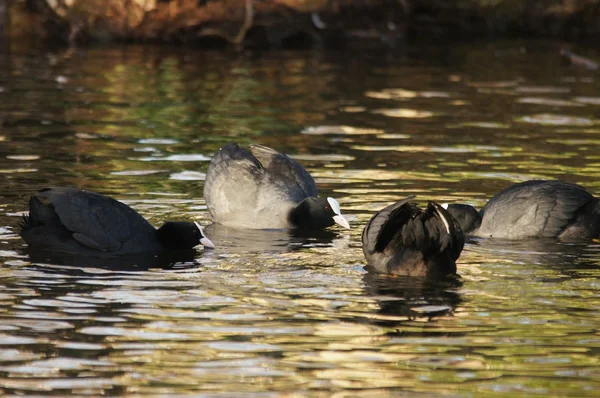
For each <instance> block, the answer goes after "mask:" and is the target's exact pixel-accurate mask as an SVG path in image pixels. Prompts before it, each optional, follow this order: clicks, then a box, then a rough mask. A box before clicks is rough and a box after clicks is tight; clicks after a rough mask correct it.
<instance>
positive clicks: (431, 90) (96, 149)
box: [0, 44, 600, 397]
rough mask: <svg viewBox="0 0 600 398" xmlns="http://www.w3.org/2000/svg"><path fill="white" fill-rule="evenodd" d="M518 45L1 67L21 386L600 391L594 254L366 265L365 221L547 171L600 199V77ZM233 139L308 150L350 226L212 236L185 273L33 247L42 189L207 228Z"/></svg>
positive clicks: (12, 351) (490, 252)
mask: <svg viewBox="0 0 600 398" xmlns="http://www.w3.org/2000/svg"><path fill="white" fill-rule="evenodd" d="M508 47H509V49H508V51H506V52H502V53H498V52H495V49H494V48H490V47H485V46H484V47H457V48H452V57H450V58H448V57H447V56H445V52H444V51H445V50H444V49H439V50H437V51H438V52H434V54H435V55H426V54H421V52H419V54H420V55H419V56H417V57H413V58H409V59H407V58H398V59H396V58H395V57H394V56H393V55H391V56H390V57H387V58H386V59H385V60H382V59H381V57H380V56H379V55H377V54H369V53H368V52H366V53H364V54H361V56H359V57H356V58H353V62H350V63H349V62H346V61H347V59H346V58H345V57H341V58H340V57H339V56H338V55H336V54H333V53H332V54H326V53H320V52H300V51H299V52H293V53H287V52H285V51H282V52H277V53H268V54H258V53H257V54H249V53H236V54H229V53H221V52H210V51H207V52H203V51H195V50H190V49H185V50H184V49H176V48H175V49H166V48H156V47H152V46H144V47H135V46H129V47H123V48H119V47H104V48H96V49H87V50H82V51H81V52H73V51H69V52H66V53H57V54H51V55H48V56H45V55H36V54H28V55H24V54H14V55H13V56H12V57H11V58H10V60H6V59H4V62H6V63H8V66H9V67H7V68H4V69H0V82H2V87H3V90H2V92H0V96H2V99H3V100H2V101H0V110H1V112H2V114H3V119H2V123H3V124H2V135H1V136H0V141H2V146H1V147H0V172H1V173H2V175H3V177H4V179H3V182H2V184H3V185H2V192H3V194H2V196H1V197H0V209H1V210H2V214H3V216H2V220H3V221H2V223H0V242H1V243H0V244H1V246H0V261H2V264H3V265H2V267H0V277H1V278H0V279H1V282H0V285H1V286H2V289H1V290H0V317H1V318H2V322H0V324H1V325H0V389H1V391H2V393H6V394H45V393H51V394H54V395H67V394H80V395H90V396H98V395H124V394H125V395H142V394H144V395H160V394H165V395H168V394H170V395H173V394H174V395H181V394H200V395H201V394H207V395H210V394H214V395H215V396H219V394H226V393H228V394H229V396H244V395H245V394H246V395H247V396H257V394H258V395H260V396H263V395H264V396H327V397H329V396H339V397H346V396H347V397H350V396H352V397H355V396H397V395H398V394H400V395H415V394H423V395H432V394H433V395H436V396H437V395H452V396H496V395H523V396H535V395H538V396H544V397H545V396H567V395H576V396H590V397H591V396H595V395H596V392H597V391H598V389H600V383H599V382H598V380H600V363H599V360H598V359H597V355H596V351H597V348H598V347H600V337H599V336H598V333H597V330H598V329H600V324H599V321H598V319H600V317H599V315H600V308H599V307H598V305H597V302H598V291H599V289H600V285H599V284H598V282H597V281H598V280H599V277H600V268H599V267H598V264H599V261H600V247H599V246H598V244H597V243H593V244H589V245H588V244H578V245H572V244H558V243H556V242H537V241H536V242H502V241H483V240H477V239H474V240H468V242H467V244H466V247H465V250H464V251H463V254H462V256H461V258H460V260H459V264H458V267H459V277H458V278H454V279H451V280H443V281H436V282H431V281H422V280H405V279H402V278H392V277H387V276H377V275H370V274H367V273H366V272H365V271H364V269H363V265H364V259H363V256H362V248H361V243H360V239H361V236H360V235H361V229H362V225H363V224H364V223H365V222H366V221H367V220H368V219H369V218H370V217H371V215H372V214H373V213H374V212H375V211H377V210H379V209H381V208H382V207H383V206H385V205H387V204H389V203H392V202H393V201H396V200H398V199H401V198H404V197H406V196H409V195H416V196H417V199H416V200H417V201H418V202H419V203H426V202H427V201H428V200H431V199H433V200H438V201H442V202H466V203H470V204H473V205H475V206H477V207H482V206H483V205H484V204H485V201H486V199H487V198H489V197H490V196H491V195H492V194H493V193H495V192H497V191H498V190H500V189H502V188H505V187H506V186H507V185H509V184H510V183H513V182H517V181H524V180H527V179H532V178H562V179H566V180H569V181H572V182H576V183H580V184H582V185H584V186H586V187H588V188H589V189H590V191H592V192H594V193H596V194H598V193H600V191H599V186H600V185H599V184H600V182H599V181H598V180H599V177H600V168H599V167H598V165H599V162H598V159H599V156H598V153H597V147H598V145H597V144H598V142H600V138H598V137H596V135H598V134H599V131H600V130H598V129H595V128H594V126H595V125H597V124H598V121H597V120H596V117H595V109H596V106H597V105H598V103H600V102H599V100H598V97H596V96H595V93H596V92H597V91H598V82H597V77H596V76H595V75H594V74H592V73H589V72H582V71H574V70H573V69H571V68H568V67H565V66H564V65H562V64H561V63H560V60H559V59H558V57H556V58H552V57H549V56H548V55H547V54H545V53H531V54H530V53H527V52H523V51H521V44H519V45H518V46H517V47H518V48H515V47H514V45H511V44H509V45H508ZM499 54H503V55H499ZM372 65H378V67H377V68H373V67H372ZM539 65H544V68H543V70H541V69H540V68H539ZM582 73H583V74H584V75H581V74H582ZM5 99H6V101H5ZM16 104H19V105H18V106H17V105H16ZM229 141H238V142H240V143H241V144H249V143H252V142H258V143H261V144H264V145H269V146H273V147H276V148H278V149H280V150H282V151H284V152H286V153H288V154H290V155H291V156H293V157H295V158H296V159H297V160H299V161H300V162H301V163H302V164H304V165H305V166H306V167H307V168H308V169H309V170H310V172H311V174H312V175H313V176H314V177H315V179H316V181H317V184H318V185H319V189H320V192H321V195H324V196H325V195H327V196H334V197H336V198H337V199H338V200H339V201H340V204H341V206H342V210H343V212H344V213H345V214H346V215H347V216H348V218H349V219H350V222H351V225H352V229H351V230H349V231H346V230H341V229H337V228H333V229H331V230H328V231H324V232H323V233H321V234H317V235H311V236H307V235H305V234H304V235H303V234H298V233H292V234H290V233H288V232H286V231H268V232H257V231H235V230H231V229H227V228H219V226H207V228H206V231H207V234H209V236H210V237H211V239H213V240H214V241H215V243H217V249H216V250H214V251H205V252H198V253H197V255H196V257H195V258H194V259H193V261H189V262H187V263H181V264H176V265H175V266H173V267H171V268H168V267H167V268H161V267H159V266H156V267H154V265H153V264H147V266H146V267H144V264H138V265H137V266H130V267H127V268H126V267H123V266H121V265H119V264H116V263H112V264H94V265H92V264H80V263H75V264H70V265H69V264H63V265H58V264H46V263H36V262H31V261H30V257H29V256H28V254H27V252H25V251H24V248H23V247H22V242H21V240H20V238H19V237H18V236H17V234H16V224H17V223H18V220H19V217H20V216H21V215H22V214H23V211H25V210H26V202H27V198H28V196H29V195H30V194H31V192H32V191H33V190H34V189H38V188H40V187H43V186H47V185H68V186H69V185H71V186H79V187H82V188H87V189H91V190H96V191H100V192H104V193H107V194H111V195H113V196H115V197H116V198H118V199H120V200H122V201H124V202H125V203H127V204H129V205H130V206H132V207H133V208H135V209H136V210H138V211H139V212H140V213H142V214H143V215H144V216H145V217H146V218H148V219H149V220H150V221H151V222H152V223H153V224H160V223H161V222H162V221H164V220H167V219H194V220H198V221H200V222H201V223H203V224H208V223H209V220H208V214H207V212H206V206H205V203H204V201H203V199H202V189H203V181H204V178H205V172H206V169H207V167H208V161H209V159H210V156H211V154H212V153H213V152H214V151H215V150H216V149H218V148H219V147H221V146H222V145H223V144H224V143H226V142H229Z"/></svg>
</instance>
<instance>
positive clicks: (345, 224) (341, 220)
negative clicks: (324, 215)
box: [333, 214, 350, 229]
mask: <svg viewBox="0 0 600 398" xmlns="http://www.w3.org/2000/svg"><path fill="white" fill-rule="evenodd" d="M333 221H335V223H336V224H338V225H341V226H342V227H344V228H346V229H350V223H349V222H348V220H346V219H345V218H344V216H342V215H341V214H338V215H337V216H333Z"/></svg>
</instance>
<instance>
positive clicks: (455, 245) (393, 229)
mask: <svg viewBox="0 0 600 398" xmlns="http://www.w3.org/2000/svg"><path fill="white" fill-rule="evenodd" d="M412 199H414V196H411V197H409V198H406V199H403V200H400V201H398V202H396V203H394V204H392V205H390V206H387V207H386V208H384V209H383V210H380V211H379V212H377V213H376V214H375V215H374V216H373V217H372V218H371V219H370V220H369V222H368V223H367V225H366V226H365V228H364V229H363V232H362V245H363V253H364V255H365V258H366V259H367V269H368V270H372V271H375V272H378V273H388V274H396V275H405V276H427V275H433V274H438V275H439V274H442V275H444V274H454V273H456V260H457V259H458V257H459V256H460V253H461V251H462V249H463V246H464V236H463V233H462V231H461V229H460V226H459V225H458V223H457V222H456V221H455V220H454V219H453V218H452V216H450V214H449V213H448V212H447V211H446V210H445V209H444V208H442V207H441V206H440V205H438V204H437V203H434V202H429V203H428V205H427V207H426V208H425V209H421V208H420V207H419V206H417V205H416V204H414V203H411V202H410V201H411V200H412Z"/></svg>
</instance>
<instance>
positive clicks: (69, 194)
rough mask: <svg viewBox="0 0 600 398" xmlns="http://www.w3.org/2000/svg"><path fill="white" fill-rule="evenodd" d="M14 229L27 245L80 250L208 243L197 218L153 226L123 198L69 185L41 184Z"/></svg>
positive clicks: (117, 251) (121, 251)
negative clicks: (27, 213)
mask: <svg viewBox="0 0 600 398" xmlns="http://www.w3.org/2000/svg"><path fill="white" fill-rule="evenodd" d="M20 235H21V237H22V238H23V239H24V240H25V242H27V244H28V245H29V247H30V248H31V249H40V250H53V251H61V252H67V253H74V254H80V255H111V256H115V255H129V254H134V253H149V252H155V253H158V252H165V251H176V250H188V249H192V248H194V247H195V246H197V245H198V244H202V245H204V246H205V247H210V248H213V247H214V246H213V244H212V242H211V241H210V240H209V239H208V238H207V237H206V236H204V232H203V230H202V227H201V226H200V224H198V223H197V222H166V223H164V224H163V226H161V227H160V228H159V229H155V228H154V227H153V226H152V225H150V223H149V222H148V221H146V219H144V217H142V216H141V215H140V214H138V213H137V212H136V211H135V210H133V209H132V208H130V207H129V206H127V205H125V204H124V203H121V202H119V201H116V200H114V199H112V198H109V197H107V196H104V195H100V194H97V193H94V192H89V191H84V190H81V189H74V188H45V189H42V190H40V191H38V192H36V193H35V194H34V195H33V196H31V198H30V200H29V215H28V216H24V217H23V219H22V222H21V225H20Z"/></svg>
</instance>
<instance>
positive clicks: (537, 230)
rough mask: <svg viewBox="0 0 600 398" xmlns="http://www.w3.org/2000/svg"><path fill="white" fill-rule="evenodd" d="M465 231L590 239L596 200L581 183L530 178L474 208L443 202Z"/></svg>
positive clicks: (597, 223)
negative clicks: (479, 207)
mask: <svg viewBox="0 0 600 398" xmlns="http://www.w3.org/2000/svg"><path fill="white" fill-rule="evenodd" d="M447 209H448V212H449V213H450V214H452V216H453V217H454V218H455V219H456V220H457V221H458V223H459V224H460V226H461V228H462V229H463V231H464V232H465V233H466V234H468V235H473V236H479V237H494V238H502V239H524V238H559V239H562V240H582V239H593V238H596V237H598V235H599V234H600V202H599V200H598V199H597V198H595V197H594V196H592V194H590V193H589V192H587V191H586V190H585V189H584V188H583V187H581V186H579V185H576V184H571V183H568V182H564V181H546V180H531V181H526V182H522V183H519V184H514V185H511V186H510V187H508V188H506V189H504V190H502V191H500V192H499V193H498V194H496V195H495V196H494V197H493V198H492V199H490V201H489V202H487V203H486V205H485V206H484V207H483V209H481V211H480V212H477V210H475V208H473V207H472V206H469V205H464V204H451V205H448V206H447Z"/></svg>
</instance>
